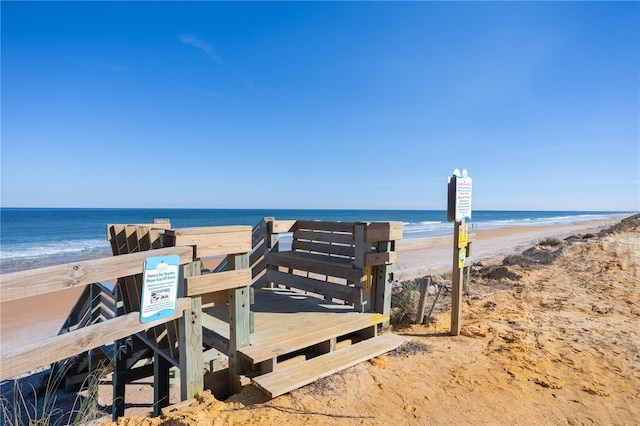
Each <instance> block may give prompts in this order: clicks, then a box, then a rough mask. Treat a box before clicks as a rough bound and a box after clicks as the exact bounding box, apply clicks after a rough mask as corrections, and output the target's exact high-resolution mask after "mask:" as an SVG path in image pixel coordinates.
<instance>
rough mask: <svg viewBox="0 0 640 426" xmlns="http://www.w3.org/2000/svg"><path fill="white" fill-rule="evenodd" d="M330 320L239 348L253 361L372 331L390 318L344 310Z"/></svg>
mask: <svg viewBox="0 0 640 426" xmlns="http://www.w3.org/2000/svg"><path fill="white" fill-rule="evenodd" d="M333 319H334V321H335V322H333V323H325V324H314V325H313V327H299V328H297V329H296V330H295V331H293V332H289V333H287V334H284V335H282V336H276V337H274V338H271V339H267V340H262V341H260V342H257V343H256V344H254V345H252V346H248V347H245V348H240V349H238V352H239V353H240V354H242V355H243V356H244V357H245V358H246V359H247V360H249V361H250V362H251V363H252V364H257V363H259V362H262V361H266V360H269V359H273V358H276V357H278V356H280V355H285V354H288V353H291V352H295V351H297V350H299V349H304V348H307V347H310V346H313V345H316V344H318V343H322V342H325V341H327V340H330V339H334V338H336V337H339V336H345V335H347V334H350V333H354V332H357V331H362V330H367V329H369V328H373V330H372V335H375V327H376V326H377V325H378V324H382V323H383V322H385V321H388V320H389V317H388V316H386V315H382V314H357V313H345V314H341V315H339V317H333Z"/></svg>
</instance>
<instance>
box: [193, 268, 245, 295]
mask: <svg viewBox="0 0 640 426" xmlns="http://www.w3.org/2000/svg"><path fill="white" fill-rule="evenodd" d="M186 280H187V296H197V295H201V294H206V293H213V292H216V291H221V290H231V289H234V288H239V287H246V286H248V285H251V269H248V268H247V269H236V270H231V271H224V272H216V273H212V274H205V275H197V276H194V277H187V278H186Z"/></svg>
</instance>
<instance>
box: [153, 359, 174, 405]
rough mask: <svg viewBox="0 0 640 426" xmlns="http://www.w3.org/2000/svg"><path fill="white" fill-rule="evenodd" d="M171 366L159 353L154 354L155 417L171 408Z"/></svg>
mask: <svg viewBox="0 0 640 426" xmlns="http://www.w3.org/2000/svg"><path fill="white" fill-rule="evenodd" d="M170 368H171V364H170V363H169V361H167V360H166V359H165V357H163V356H162V355H160V353H159V352H156V351H154V352H153V416H154V417H157V416H159V415H160V411H161V410H162V409H163V408H164V407H167V406H169V369H170Z"/></svg>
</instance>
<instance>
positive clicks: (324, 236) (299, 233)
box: [293, 230, 353, 246]
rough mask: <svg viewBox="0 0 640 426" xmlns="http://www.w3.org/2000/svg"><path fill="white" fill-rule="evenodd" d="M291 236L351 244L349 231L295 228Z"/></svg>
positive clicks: (351, 237)
mask: <svg viewBox="0 0 640 426" xmlns="http://www.w3.org/2000/svg"><path fill="white" fill-rule="evenodd" d="M293 238H294V239H296V240H308V241H324V242H327V243H335V244H345V245H351V246H352V245H353V234H351V233H336V232H330V231H317V230H316V231H305V230H296V231H295V232H294V233H293Z"/></svg>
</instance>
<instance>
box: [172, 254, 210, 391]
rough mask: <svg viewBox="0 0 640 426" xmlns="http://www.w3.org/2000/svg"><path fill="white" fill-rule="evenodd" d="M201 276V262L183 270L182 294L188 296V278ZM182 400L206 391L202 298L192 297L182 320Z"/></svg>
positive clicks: (180, 281)
mask: <svg viewBox="0 0 640 426" xmlns="http://www.w3.org/2000/svg"><path fill="white" fill-rule="evenodd" d="M199 274H200V261H196V262H192V263H189V264H187V265H185V266H184V267H183V268H182V277H181V278H180V280H179V283H180V284H179V285H180V286H181V293H182V294H186V289H185V287H186V280H185V279H184V278H186V277H192V276H195V275H199ZM179 327H180V328H179V329H180V336H179V339H180V340H179V344H178V350H179V353H180V399H181V400H182V401H185V400H187V399H190V398H193V397H194V395H195V394H196V393H197V392H199V391H201V390H203V389H204V377H203V375H202V368H203V366H204V356H203V352H202V298H201V297H199V296H198V297H191V305H190V306H189V308H188V309H186V310H185V311H184V314H183V315H182V317H181V318H180V325H179Z"/></svg>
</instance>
